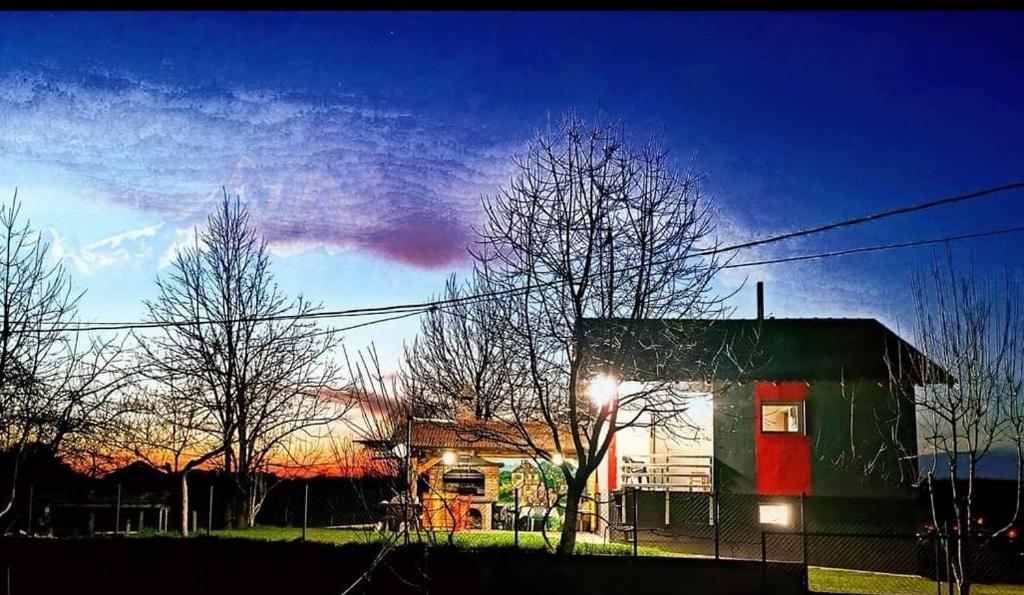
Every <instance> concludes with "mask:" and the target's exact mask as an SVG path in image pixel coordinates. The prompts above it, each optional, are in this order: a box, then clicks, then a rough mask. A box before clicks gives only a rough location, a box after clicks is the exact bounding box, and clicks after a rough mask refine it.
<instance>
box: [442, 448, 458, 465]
mask: <svg viewBox="0 0 1024 595" xmlns="http://www.w3.org/2000/svg"><path fill="white" fill-rule="evenodd" d="M441 462H442V463H444V464H445V465H447V466H449V467H451V466H452V465H454V464H456V463H458V462H459V455H457V454H455V451H452V450H446V451H444V454H443V455H441Z"/></svg>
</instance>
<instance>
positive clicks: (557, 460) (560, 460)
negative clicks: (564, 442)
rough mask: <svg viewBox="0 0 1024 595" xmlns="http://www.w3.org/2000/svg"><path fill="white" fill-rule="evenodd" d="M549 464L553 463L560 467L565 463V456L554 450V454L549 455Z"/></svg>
mask: <svg viewBox="0 0 1024 595" xmlns="http://www.w3.org/2000/svg"><path fill="white" fill-rule="evenodd" d="M551 464H552V465H554V466H555V467H561V466H562V465H563V464H565V457H563V456H562V453H560V452H556V453H555V454H553V455H551Z"/></svg>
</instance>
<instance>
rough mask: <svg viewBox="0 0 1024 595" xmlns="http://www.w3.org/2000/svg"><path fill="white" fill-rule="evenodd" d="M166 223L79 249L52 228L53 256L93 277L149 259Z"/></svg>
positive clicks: (116, 235) (122, 233)
mask: <svg viewBox="0 0 1024 595" xmlns="http://www.w3.org/2000/svg"><path fill="white" fill-rule="evenodd" d="M162 227H163V223H157V224H155V225H150V226H147V227H141V228H138V229H129V230H126V231H122V232H119V233H116V234H113V235H110V236H107V237H105V238H101V239H99V240H96V241H94V242H90V243H88V244H86V245H85V246H81V247H78V246H76V245H75V243H74V242H73V241H72V240H71V239H69V238H67V237H66V236H64V235H63V234H61V233H60V232H59V231H57V230H56V229H54V228H50V229H49V232H50V238H51V239H50V255H51V256H52V257H53V258H56V259H58V260H64V261H65V262H68V263H70V264H71V265H72V266H73V267H74V268H75V270H76V271H77V272H78V273H79V274H82V275H91V274H93V273H95V272H96V271H97V270H99V269H102V268H104V267H110V266H115V265H122V264H126V263H131V262H133V261H139V260H142V259H146V258H150V257H151V256H152V255H153V254H154V250H155V249H156V248H155V246H156V244H157V243H158V242H159V241H160V240H159V239H158V238H157V232H159V231H160V230H161V228H162Z"/></svg>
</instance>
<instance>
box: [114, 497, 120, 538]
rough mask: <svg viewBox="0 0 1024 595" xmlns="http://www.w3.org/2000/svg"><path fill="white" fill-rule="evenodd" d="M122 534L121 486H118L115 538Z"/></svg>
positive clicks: (115, 505)
mask: <svg viewBox="0 0 1024 595" xmlns="http://www.w3.org/2000/svg"><path fill="white" fill-rule="evenodd" d="M120 534H121V484H117V501H116V503H115V504H114V537H117V536H118V535H120Z"/></svg>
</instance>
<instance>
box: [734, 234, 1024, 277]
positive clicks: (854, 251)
mask: <svg viewBox="0 0 1024 595" xmlns="http://www.w3.org/2000/svg"><path fill="white" fill-rule="evenodd" d="M1019 232H1024V226H1020V227H1008V228H1005V229H993V230H989V231H979V232H975V233H965V234H960V235H955V236H946V237H942V238H932V239H927V240H912V241H909V242H897V243H893V244H876V245H874V246H861V247H859V248H847V249H845V250H833V251H831V252H819V253H817V254H802V255H800V256H786V257H782V258H772V259H769V260H757V261H753V262H739V263H729V264H726V265H723V266H722V268H723V269H741V268H745V267H756V266H763V265H768V264H779V263H785V262H797V261H801V260H815V259H818V258H829V257H832V256H846V255H848V254H861V253H864V252H879V251H883V250H896V249H899V248H912V247H915V246H927V245H929V244H944V243H946V242H955V241H959V240H970V239H974V238H987V237H991V236H998V235H1006V234H1011V233H1019Z"/></svg>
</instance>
